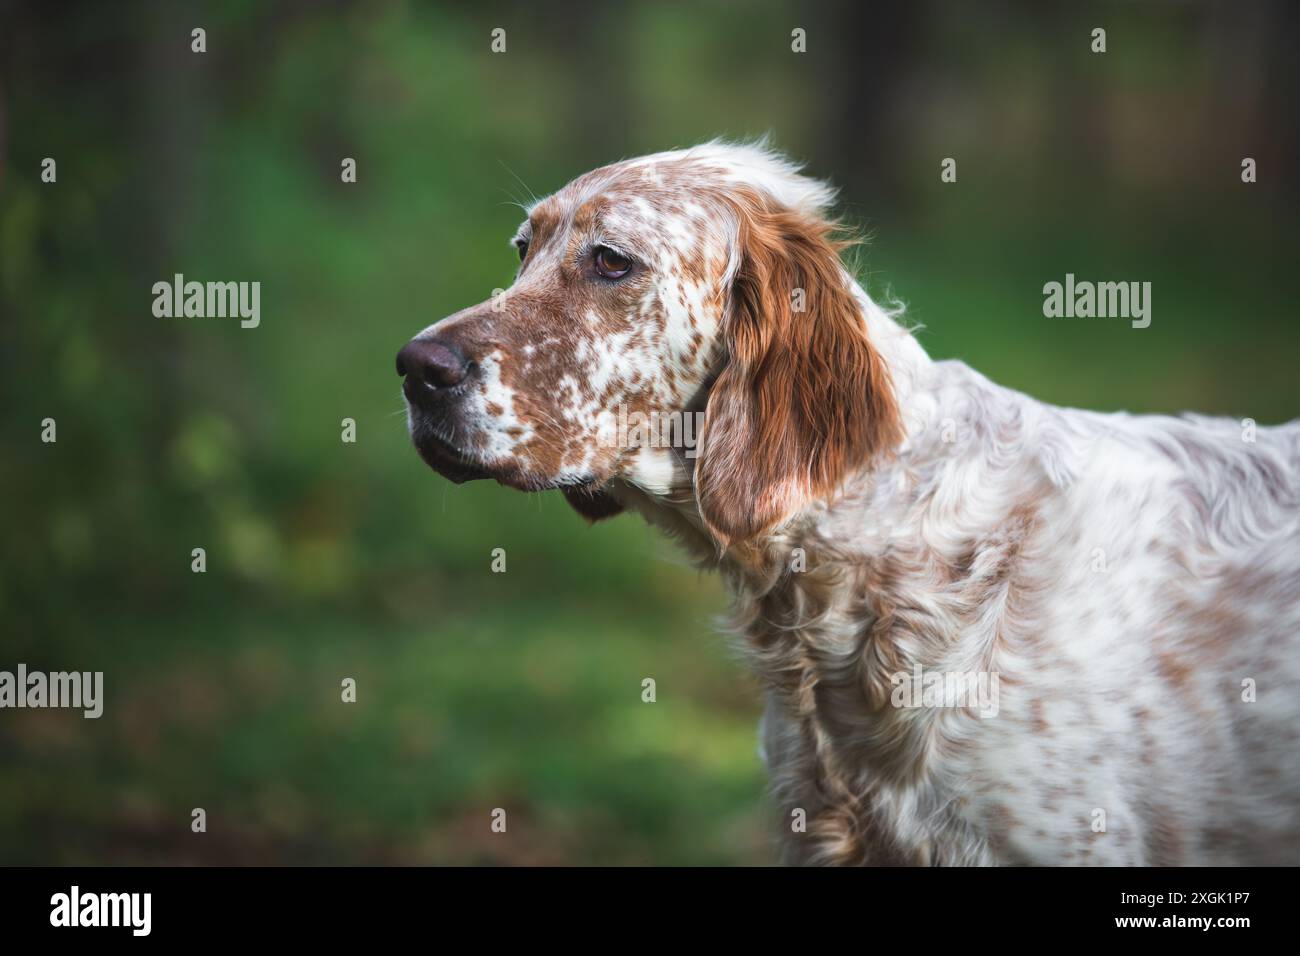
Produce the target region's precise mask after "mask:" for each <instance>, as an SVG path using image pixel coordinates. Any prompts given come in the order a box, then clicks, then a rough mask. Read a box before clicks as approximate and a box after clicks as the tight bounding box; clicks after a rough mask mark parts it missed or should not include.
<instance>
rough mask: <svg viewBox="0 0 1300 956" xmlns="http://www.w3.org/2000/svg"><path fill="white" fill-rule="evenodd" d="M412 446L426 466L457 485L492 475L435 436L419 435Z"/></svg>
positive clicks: (451, 445)
mask: <svg viewBox="0 0 1300 956" xmlns="http://www.w3.org/2000/svg"><path fill="white" fill-rule="evenodd" d="M414 444H415V450H416V451H417V452H419V453H420V457H421V458H423V459H424V463H425V464H426V465H428V466H429V467H430V468H432V469H433V470H434V471H436V472H437V473H438V474H440V475H442V476H443V477H444V478H447V479H448V480H450V481H454V482H455V483H456V484H458V485H461V484H464V483H465V482H467V481H478V480H480V479H483V478H491V477H492V473H491V472H489V471H488V470H487V469H485V468H484V467H483V466H482V465H480V464H478V463H477V462H475V461H473V460H472V459H471V458H470V457H469V456H468V455H466V454H465V453H464V452H462V451H461V450H460V449H459V448H457V447H456V446H455V445H453V444H451V443H450V442H448V441H445V440H444V439H442V438H439V437H438V436H437V435H434V434H432V433H429V434H425V435H421V436H420V438H418V439H417V440H416V441H415V443H414Z"/></svg>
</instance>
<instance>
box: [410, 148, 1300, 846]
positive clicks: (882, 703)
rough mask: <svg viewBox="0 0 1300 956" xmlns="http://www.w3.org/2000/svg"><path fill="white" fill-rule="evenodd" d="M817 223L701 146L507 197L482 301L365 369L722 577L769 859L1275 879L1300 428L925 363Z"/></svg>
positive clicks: (494, 466) (450, 454) (805, 182)
mask: <svg viewBox="0 0 1300 956" xmlns="http://www.w3.org/2000/svg"><path fill="white" fill-rule="evenodd" d="M832 197H833V194H832V192H831V190H830V189H829V188H828V187H827V186H825V185H824V184H822V183H820V182H816V181H814V180H812V179H808V178H805V177H804V176H802V175H800V173H799V168H798V167H797V166H795V165H792V164H791V163H790V162H788V161H786V160H785V159H783V158H781V157H780V156H778V155H775V154H774V153H773V152H772V151H770V150H769V149H767V148H766V147H764V146H762V145H736V144H727V143H720V142H713V143H708V144H706V145H703V146H699V147H697V148H694V149H689V150H683V151H676V152H665V153H659V154H656V155H652V156H646V157H643V158H640V159H634V160H629V161H625V162H619V163H615V164H613V165H610V166H606V167H604V168H601V169H597V170H595V171H593V172H589V173H586V174H585V175H583V176H581V177H579V178H578V179H576V180H574V181H573V182H571V183H569V184H568V185H567V186H565V187H564V188H562V189H561V190H559V191H558V192H556V193H555V194H554V195H552V196H549V197H547V198H546V199H543V200H541V201H539V202H537V203H536V204H535V205H533V206H532V207H531V208H530V209H529V210H528V218H527V221H525V222H524V223H523V224H522V225H521V226H520V227H519V230H518V232H517V233H516V235H515V237H514V240H513V242H514V246H515V247H516V248H517V250H518V253H519V258H520V260H521V261H520V265H519V271H518V275H517V277H516V279H515V282H514V284H513V285H512V286H511V287H510V288H509V289H508V290H506V291H505V292H504V293H500V294H498V295H496V296H495V297H494V298H493V299H490V300H489V301H487V302H484V303H481V304H479V305H476V306H473V307H472V308H468V309H465V310H464V311H461V312H458V313H456V314H455V315H452V316H450V317H448V318H446V319H443V320H442V321H441V322H438V323H436V324H434V325H432V326H430V327H429V328H427V329H425V330H424V331H423V332H421V333H420V334H419V335H417V336H416V337H415V338H414V339H413V340H412V341H411V342H409V343H408V344H407V345H406V346H405V347H404V348H402V350H401V352H400V353H399V354H398V356H397V371H398V374H399V375H401V376H403V377H404V379H405V382H404V385H403V392H404V394H405V396H406V400H407V404H408V409H409V424H410V432H411V437H412V440H413V442H414V444H415V446H416V448H417V449H418V450H419V453H420V455H421V456H422V457H423V458H424V460H425V461H426V462H427V463H428V464H429V465H431V466H432V467H433V468H434V469H435V470H436V471H438V472H440V473H441V474H442V475H444V476H446V477H447V478H450V479H451V480H452V481H455V482H463V481H467V480H470V479H475V478H494V479H496V480H497V481H498V482H500V483H501V484H504V485H508V486H510V487H512V488H518V489H522V490H526V491H538V490H541V489H548V488H554V489H559V490H560V491H561V492H562V493H563V495H564V497H565V498H566V499H567V500H568V502H569V503H570V504H571V505H572V506H573V507H574V508H575V509H576V510H577V511H578V512H579V513H580V514H581V515H583V516H584V517H586V518H588V519H590V520H593V521H594V520H597V519H601V518H607V517H610V516H612V515H615V514H617V513H619V512H621V511H624V510H631V511H636V512H640V513H641V515H642V516H643V517H644V518H645V519H646V520H648V521H649V522H650V523H651V524H653V525H656V526H658V527H660V528H662V529H664V530H665V531H666V532H668V533H669V534H670V535H672V536H673V537H675V538H676V539H678V540H679V541H680V542H681V543H682V544H683V545H684V546H685V547H686V548H687V549H688V550H689V551H690V552H692V554H693V556H694V557H695V559H696V560H697V561H698V562H700V563H701V564H702V565H705V566H708V567H710V568H715V569H717V570H718V571H719V572H721V574H722V575H723V576H724V577H725V580H726V582H727V584H728V586H729V589H730V591H731V592H732V594H733V595H734V603H735V611H734V629H735V631H736V632H737V634H738V636H739V640H740V641H741V643H742V645H743V647H744V648H745V650H746V653H747V655H748V657H749V659H750V660H751V661H752V664H753V666H754V668H755V669H756V670H757V672H758V674H759V675H760V677H761V679H762V682H763V686H764V688H765V692H766V710H765V714H764V717H763V722H762V727H761V729H760V737H761V741H762V743H761V747H760V751H761V753H762V755H763V758H764V760H765V762H766V764H767V766H768V769H769V771H770V774H771V776H772V780H773V791H774V795H775V802H776V804H777V806H778V807H779V809H780V815H781V823H780V829H781V831H782V832H783V834H784V838H783V841H782V842H783V846H784V851H785V856H786V858H787V859H788V860H789V861H790V862H826V863H865V864H1015V863H1035V864H1067V865H1070V864H1076V865H1077V864H1121V865H1183V864H1244V863H1295V862H1296V861H1297V860H1300V799H1298V798H1300V736H1298V734H1300V654H1297V650H1298V649H1300V424H1294V423H1293V424H1290V425H1285V426H1278V427H1268V428H1266V427H1260V428H1258V429H1254V428H1253V425H1252V423H1250V422H1249V421H1247V422H1245V423H1241V422H1237V421H1232V420H1218V419H1208V418H1199V417H1192V416H1187V417H1183V418H1168V417H1155V416H1134V415H1128V414H1099V413H1095V412H1090V411H1080V410H1075V409H1063V408H1056V407H1053V406H1051V405H1046V404H1044V403H1042V402H1038V401H1035V400H1034V399H1032V398H1029V397H1027V396H1025V395H1022V394H1019V393H1018V392H1015V391H1012V390H1010V389H1006V388H1002V387H1000V386H998V385H995V384H994V383H992V382H990V381H988V380H987V379H985V378H984V377H983V376H981V375H980V374H979V373H978V372H975V371H973V370H972V369H970V368H968V367H967V366H966V365H964V364H962V363H961V362H957V361H934V360H932V359H931V358H930V357H929V356H927V355H926V353H925V351H924V350H923V349H922V347H921V345H920V344H919V343H918V342H917V340H916V338H915V337H913V335H912V334H911V332H910V331H909V330H908V329H907V328H906V327H905V326H904V325H902V324H900V322H899V316H898V314H897V313H896V312H894V311H891V310H889V309H885V308H882V307H881V306H880V305H878V304H877V303H876V302H874V301H872V300H871V299H870V298H869V297H868V296H867V294H866V293H865V292H864V291H863V289H862V287H861V286H860V285H859V284H858V283H857V282H856V281H855V280H854V277H853V276H852V275H851V274H850V272H849V271H848V270H847V269H846V268H845V267H844V266H843V265H842V263H841V260H840V257H839V252H840V251H841V249H842V246H843V242H842V239H841V237H842V233H841V232H840V230H839V229H838V228H837V227H836V225H835V224H834V222H833V221H832V220H830V219H829V218H828V209H829V207H830V205H831V201H832ZM655 416H668V420H669V421H671V422H674V423H677V424H682V423H686V424H689V423H690V422H692V421H696V420H698V421H700V422H702V425H701V428H700V429H699V433H698V435H697V436H696V437H697V439H698V440H697V441H694V442H687V441H684V440H670V441H662V440H654V439H655V438H656V432H655V430H654V429H646V428H643V427H640V426H641V425H642V424H644V423H645V422H647V421H654V420H655ZM660 420H661V421H662V420H663V419H662V418H661V419H660ZM628 422H633V423H635V424H636V426H637V427H634V428H632V429H631V430H630V431H629V430H628V429H627V428H626V427H624V426H625V425H626V424H627V423H628ZM670 432H671V435H670V437H673V438H685V437H689V436H690V432H691V429H690V428H688V427H681V428H674V429H670ZM658 437H659V438H662V437H663V430H662V429H660V431H659V432H658ZM687 445H689V446H690V447H685V446H687Z"/></svg>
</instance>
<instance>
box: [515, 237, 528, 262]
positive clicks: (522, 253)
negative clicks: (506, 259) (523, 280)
mask: <svg viewBox="0 0 1300 956" xmlns="http://www.w3.org/2000/svg"><path fill="white" fill-rule="evenodd" d="M515 248H516V249H518V250H519V261H520V262H523V261H524V259H526V258H527V257H528V240H527V239H516V240H515Z"/></svg>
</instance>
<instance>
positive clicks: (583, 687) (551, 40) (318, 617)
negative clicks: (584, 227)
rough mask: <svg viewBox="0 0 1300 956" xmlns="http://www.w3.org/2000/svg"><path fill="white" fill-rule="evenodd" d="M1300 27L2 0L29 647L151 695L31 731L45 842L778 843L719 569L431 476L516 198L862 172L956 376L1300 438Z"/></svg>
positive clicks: (874, 281) (5, 763)
mask: <svg viewBox="0 0 1300 956" xmlns="http://www.w3.org/2000/svg"><path fill="white" fill-rule="evenodd" d="M1096 26H1102V27H1104V28H1106V30H1107V45H1108V50H1107V52H1106V53H1105V54H1093V53H1092V52H1091V51H1090V42H1091V38H1090V31H1091V30H1092V28H1093V27H1096ZM1296 26H1297V14H1296V8H1295V7H1294V5H1289V4H1283V3H1276V4H1271V3H1240V4H1229V3H1225V4H1221V5H1215V4H1208V3H1151V4H1135V3H1121V4H1099V5H1090V4H1086V3H1077V4H1069V5H1065V4H1060V5H1056V4H1023V5H1009V4H985V3H963V2H950V3H914V4H896V5H884V6H876V5H868V4H862V3H854V2H846V3H839V4H822V5H816V6H814V7H812V8H811V9H802V8H800V7H795V6H792V5H787V4H778V3H740V2H713V3H703V4H692V5H689V6H688V5H678V4H674V3H665V2H650V0H644V2H633V3H612V4H603V5H602V4H594V5H593V4H582V3H551V4H541V3H514V4H493V3H485V4H475V5H468V4H466V5H445V6H435V5H426V4H419V3H405V2H387V0H385V2H365V3H355V4H351V3H348V4H344V3H318V2H305V0H304V2H290V3H278V4H272V3H254V2H239V3H223V4H217V3H212V4H195V5H190V4H185V3H163V2H159V3H150V4H100V3H84V4H64V3H60V4H41V3H27V4H22V3H6V2H0V310H2V311H0V401H2V402H3V412H2V414H0V436H2V437H3V445H2V446H0V500H3V506H2V508H3V511H2V512H0V513H3V515H4V520H3V526H2V527H3V531H2V533H0V562H2V563H0V669H13V667H14V665H16V663H17V662H19V661H22V662H25V663H26V664H27V665H28V667H29V668H33V669H42V670H65V669H76V670H103V671H104V672H105V683H106V703H105V711H104V716H103V717H102V718H101V719H100V720H98V721H94V720H85V719H83V718H82V717H81V716H80V714H79V713H75V712H67V711H33V710H23V711H15V710H7V711H2V712H0V862H2V863H36V862H55V863H64V862H68V863H72V862H76V863H87V862H89V863H137V862H183V863H327V862H337V863H575V864H586V863H607V864H630V863H670V864H715V863H721V864H729V863H769V862H773V861H774V860H775V853H774V852H773V849H772V846H771V842H770V840H769V832H770V828H769V823H770V822H771V821H770V820H769V819H768V815H769V814H770V812H771V811H770V810H769V809H768V807H767V805H766V804H765V802H764V797H763V787H764V781H763V774H762V771H761V768H760V766H759V763H758V760H757V757H756V755H755V744H756V740H755V723H756V720H757V717H758V713H759V710H760V703H759V690H758V688H757V687H756V686H755V684H754V682H753V681H752V680H751V679H750V678H749V677H748V676H747V675H746V673H745V671H744V668H743V666H742V665H741V663H740V662H739V661H738V659H737V658H736V657H735V656H734V655H733V654H732V653H731V652H730V651H729V650H728V648H727V646H726V644H725V642H724V639H723V638H721V637H720V636H718V635H717V634H716V633H715V632H714V630H713V628H712V625H711V621H712V619H713V618H714V617H715V616H716V615H717V614H718V613H719V612H720V611H722V610H723V609H724V608H725V598H724V596H723V594H722V591H721V589H720V586H719V584H718V583H717V582H716V581H714V580H712V579H711V578H709V577H706V576H701V575H698V574H696V573H695V572H694V571H692V570H690V569H689V568H687V567H686V566H685V564H684V562H683V561H682V560H681V559H679V557H678V556H677V554H676V553H675V552H674V550H673V548H672V546H671V545H669V544H668V543H666V542H662V541H660V540H659V538H658V536H657V535H656V534H655V533H653V532H651V531H650V530H649V529H647V528H645V527H643V526H642V525H641V524H640V523H639V522H638V520H637V519H635V518H631V517H624V518H621V519H619V520H617V521H613V522H609V523H606V524H603V525H599V526H597V527H594V528H589V527H587V526H586V525H585V524H584V523H583V522H582V521H581V520H580V519H578V518H577V516H576V515H574V514H573V513H572V512H571V511H570V510H569V509H568V507H567V506H566V505H565V504H564V502H563V501H562V500H560V499H559V497H558V496H556V495H555V494H552V493H547V494H541V495H531V496H529V495H522V494H518V493H515V492H511V491H506V490H504V489H501V488H499V487H497V486H495V485H494V484H490V483H476V484H472V485H468V486H462V487H454V486H451V485H450V484H449V483H447V482H445V481H443V480H442V479H440V478H438V477H437V476H435V475H433V474H432V473H431V472H430V471H428V470H427V469H426V468H425V467H424V466H423V465H422V464H421V463H420V461H419V460H418V458H417V457H416V455H415V453H414V451H413V450H411V448H410V447H409V445H408V442H407V438H406V434H405V423H404V418H403V416H402V414H401V409H402V403H401V398H400V392H399V387H398V386H399V382H398V379H397V376H396V375H395V373H394V370H393V356H394V354H395V352H396V350H397V349H398V347H399V346H400V345H401V344H402V343H404V342H405V341H406V340H407V338H408V337H409V336H410V335H412V334H413V333H415V332H416V331H418V330H419V329H421V328H423V327H424V326H426V325H428V324H430V323H431V322H432V321H434V320H436V319H437V318H439V317H441V316H443V315H445V314H448V313H450V312H452V311H455V310H457V309H459V308H462V307H464V306H465V305H468V304H471V303H474V302H478V301H480V300H482V299H484V298H487V297H488V296H489V295H490V294H491V290H492V289H493V288H494V287H498V286H505V285H508V284H509V281H510V278H511V276H512V274H513V270H514V265H515V262H514V259H513V253H512V251H511V250H510V249H509V248H508V246H507V240H508V238H509V237H510V235H511V233H512V231H513V229H514V227H515V226H516V224H517V222H518V220H519V218H520V213H519V210H518V209H517V208H515V207H514V206H512V205H511V201H512V200H516V199H523V198H527V195H528V192H529V191H530V190H531V191H532V192H535V193H537V194H538V195H541V194H544V193H545V192H549V191H551V190H553V189H555V188H557V187H559V186H560V185H562V184H563V183H564V182H565V181H567V180H568V179H570V178H572V177H573V176H575V175H577V174H579V173H581V172H583V171H585V170H587V169H590V168H592V167H594V166H597V165H600V164H603V163H605V162H609V161H612V160H614V159H617V158H620V157H624V156H630V155H635V154H638V153H643V152H649V151H655V150H660V149H665V148H670V147H676V146H684V145H689V144H692V143H695V142H697V141H700V140H703V139H708V138H711V137H714V136H719V135H727V136H735V137H741V136H753V135H757V134H761V133H764V132H771V134H772V137H773V141H774V143H775V144H776V145H777V146H779V147H780V148H782V149H785V150H787V151H789V152H790V153H791V154H793V155H794V156H796V157H799V158H801V159H804V160H807V161H808V162H809V164H810V165H809V168H810V170H811V171H812V172H813V173H814V174H816V175H819V176H824V177H829V178H831V179H833V180H834V181H835V182H836V184H837V185H839V186H840V187H841V188H842V194H841V195H842V198H843V200H844V210H845V213H846V215H847V216H848V218H849V219H850V220H852V221H853V222H855V223H857V224H858V225H860V226H862V227H864V228H865V229H866V230H867V231H868V232H869V233H870V234H871V236H872V242H871V244H870V245H869V246H868V247H867V249H866V250H865V252H864V253H863V255H862V257H861V261H860V263H859V265H860V271H861V273H862V275H863V277H864V279H865V280H866V281H867V282H868V287H869V289H870V290H871V291H872V292H873V293H874V294H876V295H877V296H883V295H885V294H886V293H888V292H890V291H892V292H893V293H894V294H896V295H897V296H899V297H901V298H902V299H903V300H904V301H906V302H907V304H908V306H909V315H910V318H911V320H912V321H914V322H919V323H922V324H923V325H924V326H925V328H924V331H922V332H921V333H920V334H921V340H922V342H923V343H924V344H925V346H926V347H927V348H928V349H929V350H930V351H931V353H932V354H934V355H937V356H940V357H959V358H962V359H964V360H966V361H967V362H969V363H970V364H971V365H973V366H974V367H976V368H977V369H979V370H980V371H982V372H983V373H985V374H986V375H988V376H989V377H991V378H993V379H994V380H996V381H1000V382H1001V383H1003V384H1005V385H1008V386H1012V387H1016V388H1020V389H1023V390H1025V391H1028V392H1031V393H1033V394H1034V395H1036V396H1038V397H1040V398H1042V399H1045V400H1048V401H1052V402H1056V403H1061V404H1069V405H1080V406H1088V407H1092V408H1098V409H1119V408H1127V409H1132V410H1135V411H1177V410H1181V409H1188V408H1191V409H1198V410H1201V411H1205V412H1213V413H1220V414H1227V415H1234V416H1238V417H1245V416H1249V417H1253V418H1255V419H1257V420H1259V421H1260V422H1271V421H1276V420H1281V419H1286V418H1291V417H1295V416H1296V415H1300V393H1298V390H1297V387H1296V384H1295V382H1296V372H1295V368H1296V358H1297V355H1296V351H1297V346H1298V345H1300V330H1297V321H1296V319H1297V314H1296V306H1295V299H1294V293H1293V290H1292V289H1291V288H1290V287H1289V286H1287V285H1286V283H1287V282H1289V281H1292V280H1293V277H1294V275H1295V272H1296V264H1297V262H1300V255H1298V253H1300V239H1298V238H1297V235H1296V226H1295V223H1296V206H1297V203H1296V200H1297V181H1296V176H1295V174H1296V171H1297V162H1296V159H1297V146H1298V142H1297V120H1296V116H1297V114H1296V110H1295V107H1294V100H1293V94H1294V91H1295V90H1296V89H1297V88H1300V84H1297V82H1296V80H1297V77H1296V72H1297V66H1296V63H1297V58H1296V57H1295V55H1294V49H1295V43H1296V40H1297V30H1296ZM194 27H203V28H204V29H205V30H206V31H207V51H208V52H207V53H206V54H202V55H199V54H194V53H192V52H191V51H190V31H191V29H192V28H194ZM497 27H501V28H504V29H505V30H506V36H507V49H506V52H505V53H504V54H494V53H492V52H491V51H490V48H489V43H490V33H491V31H492V30H493V29H494V28H497ZM796 27H799V28H803V29H804V30H806V31H807V52H806V53H803V54H797V53H794V52H792V51H791V38H790V33H791V30H792V29H794V28H796ZM47 156H49V157H54V158H55V159H56V160H57V163H58V181H57V183H56V184H42V183H41V182H40V175H39V174H40V165H41V160H42V159H43V158H44V157H47ZM1247 156H1249V157H1253V158H1254V159H1255V160H1256V161H1257V163H1258V170H1259V174H1258V175H1259V181H1258V182H1257V183H1255V184H1252V185H1246V184H1243V183H1242V182H1241V178H1240V169H1241V160H1242V158H1243V157H1247ZM343 157H354V158H355V159H356V160H357V164H358V182H357V183H356V184H354V185H345V184H343V183H341V182H340V177H339V169H340V161H341V159H342V158H343ZM945 157H953V158H955V159H956V160H957V162H958V181H957V183H955V184H944V183H942V182H941V181H940V176H939V172H940V162H941V160H942V159H943V158H945ZM525 184H526V185H525ZM176 272H182V273H184V274H185V275H186V277H187V278H192V279H198V280H200V281H203V280H233V281H253V280H257V281H260V282H261V283H262V320H261V326H260V327H259V328H257V329H253V330H243V329H240V328H239V327H238V323H237V322H236V321H234V320H222V319H157V318H154V317H153V315H152V313H151V305H152V300H153V296H152V293H151V286H152V285H153V283H154V282H157V281H160V280H170V278H171V276H172V275H173V273H176ZM1067 272H1073V273H1075V275H1076V276H1078V277H1079V278H1081V279H1083V278H1088V279H1096V280H1103V279H1110V280H1136V281H1150V282H1152V284H1153V293H1152V300H1153V301H1152V304H1153V320H1152V324H1151V327H1150V328H1148V329H1145V330H1135V329H1132V328H1130V327H1129V325H1128V323H1127V322H1126V321H1123V320H1103V319H1092V320H1088V319H1075V320H1067V319H1056V320H1053V319H1046V318H1044V317H1043V315H1042V292H1041V289H1042V286H1043V283H1044V282H1047V281H1050V280H1058V281H1059V280H1062V279H1063V278H1064V275H1065V273H1067ZM46 417H51V418H54V419H56V421H57V428H58V441H57V443H55V444H44V443H42V442H41V441H40V428H41V426H40V423H41V420H42V419H44V418H46ZM343 418H354V419H355V420H356V422H357V441H356V443H355V444H345V443H343V442H342V441H341V440H340V421H341V420H342V419H343ZM195 547H204V548H206V550H207V555H208V570H207V573H206V574H194V573H191V571H190V561H191V558H190V553H191V549H193V548H195ZM494 548H504V549H505V550H506V554H507V562H508V564H507V567H508V570H507V572H506V573H505V574H493V573H491V572H490V562H491V552H492V549H494ZM344 677H353V678H355V679H356V680H357V682H358V701H357V703H355V704H343V703H341V702H340V691H339V685H340V681H341V680H342V679H343V678H344ZM645 677H653V678H654V679H655V680H656V682H657V698H658V699H657V701H656V702H655V703H653V704H647V703H643V702H642V700H641V681H642V679H643V678H645ZM194 807H203V808H204V809H205V810H206V812H207V815H208V832H207V833H206V834H202V835H196V834H193V833H191V832H190V811H191V809H192V808H194ZM496 807H502V808H505V809H506V810H507V813H508V831H507V833H506V834H505V835H494V834H492V833H491V832H490V830H489V821H490V814H491V811H492V809H493V808H496Z"/></svg>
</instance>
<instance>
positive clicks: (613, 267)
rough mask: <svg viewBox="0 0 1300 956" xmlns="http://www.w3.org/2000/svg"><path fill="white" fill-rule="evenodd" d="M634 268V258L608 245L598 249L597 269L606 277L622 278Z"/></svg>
mask: <svg viewBox="0 0 1300 956" xmlns="http://www.w3.org/2000/svg"><path fill="white" fill-rule="evenodd" d="M631 268H632V260H631V259H629V258H628V257H627V256H625V255H623V254H622V253H621V252H615V251H614V250H613V249H610V248H608V247H606V246H601V247H599V248H598V249H597V250H596V271H597V272H599V273H600V274H601V275H602V276H604V277H605V278H606V279H621V278H623V276H625V275H627V273H628V270H629V269H631Z"/></svg>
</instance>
